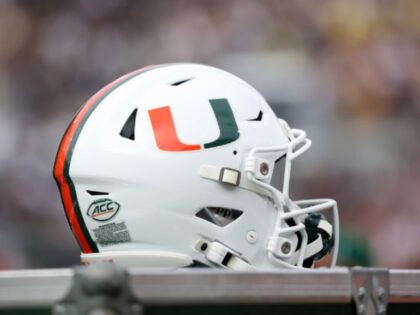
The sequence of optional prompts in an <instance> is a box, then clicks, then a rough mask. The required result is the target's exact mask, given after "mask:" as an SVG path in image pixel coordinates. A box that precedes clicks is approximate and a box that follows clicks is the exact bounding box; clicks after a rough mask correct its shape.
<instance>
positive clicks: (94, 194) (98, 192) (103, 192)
mask: <svg viewBox="0 0 420 315" xmlns="http://www.w3.org/2000/svg"><path fill="white" fill-rule="evenodd" d="M86 192H87V193H88V194H89V195H91V196H106V195H109V193H108V192H105V191H96V190H86Z"/></svg>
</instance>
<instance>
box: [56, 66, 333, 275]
mask: <svg viewBox="0 0 420 315" xmlns="http://www.w3.org/2000/svg"><path fill="white" fill-rule="evenodd" d="M310 145H311V142H310V140H309V139H307V138H306V134H305V132H304V131H302V130H298V129H290V128H289V126H288V124H287V123H286V122H285V121H284V120H281V119H278V118H277V117H276V116H275V114H274V113H273V111H272V110H271V108H270V107H269V105H268V104H267V102H266V101H265V99H264V98H263V97H262V96H261V95H260V94H259V93H258V92H257V91H256V90H255V89H254V88H253V87H251V86H250V85H248V84H247V83H246V82H244V81H242V80H241V79H239V78H237V77H235V76H234V75H232V74H230V73H227V72H225V71H222V70H219V69H216V68H213V67H209V66H204V65H198V64H187V63H183V64H166V65H158V66H151V67H147V68H143V69H140V70H137V71H134V72H132V73H129V74H127V75H125V76H123V77H121V78H119V79H118V80H116V81H114V82H112V83H110V84H109V85H107V86H106V87H104V88H103V89H102V90H100V91H99V92H98V93H96V94H95V95H94V96H93V97H92V98H91V99H90V100H88V101H87V103H86V104H85V105H84V106H83V107H82V108H81V109H80V111H79V112H78V113H77V114H76V116H75V118H74V119H73V121H72V122H71V123H70V125H69V127H68V129H67V131H66V133H65V134H64V137H63V140H62V141H61V144H60V147H59V150H58V153H57V158H56V162H55V166H54V177H55V179H56V181H57V184H58V187H59V189H60V193H61V197H62V201H63V205H64V208H65V212H66V215H67V218H68V221H69V224H70V227H71V229H72V231H73V233H74V234H75V236H76V238H77V240H78V242H79V245H80V247H81V249H82V254H81V258H82V262H83V263H92V262H95V261H113V262H115V263H116V264H120V265H123V266H153V267H171V268H172V267H175V268H177V267H186V266H194V265H205V266H220V267H226V268H230V269H236V270H243V269H252V268H276V267H280V268H282V267H291V268H294V267H311V266H312V265H313V262H314V261H315V260H318V259H320V258H322V257H323V256H325V255H326V254H328V253H329V252H330V251H331V249H332V248H334V249H333V250H332V259H331V261H332V263H331V265H332V266H334V265H335V262H336V259H337V251H338V228H339V222H338V210H337V206H336V202H335V201H334V200H331V199H313V200H301V201H292V200H291V199H290V198H289V179H290V170H291V162H292V160H294V159H295V158H296V157H297V156H299V155H300V154H301V153H303V152H304V151H306V150H307V149H308V148H309V146H310ZM283 157H284V158H285V167H284V183H283V189H282V190H281V191H280V190H278V189H276V188H274V187H273V186H272V185H270V182H271V178H272V175H273V170H274V167H275V165H276V161H277V160H279V159H280V158H283ZM323 210H332V211H331V214H332V215H331V217H332V221H333V225H331V224H330V223H329V222H328V221H327V220H326V219H325V218H324V216H322V215H321V214H319V212H320V211H323Z"/></svg>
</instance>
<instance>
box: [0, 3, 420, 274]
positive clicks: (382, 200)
mask: <svg viewBox="0 0 420 315" xmlns="http://www.w3.org/2000/svg"><path fill="white" fill-rule="evenodd" d="M244 56H246V58H245V57H244ZM286 56H289V57H286ZM290 56H293V58H291V59H290ZM288 58H289V59H288ZM290 60H292V61H293V62H291V61H290ZM296 60H299V62H296ZM177 61H191V62H199V63H205V64H210V65H215V66H222V67H224V68H226V69H227V70H230V71H232V72H234V73H235V74H237V75H239V76H243V77H244V78H245V79H246V80H248V81H250V82H251V83H253V84H255V85H256V86H257V88H258V89H261V90H262V91H263V92H264V90H267V89H269V87H270V86H273V88H271V90H268V91H267V94H268V101H269V103H270V104H271V105H272V106H273V108H274V110H275V111H276V113H277V114H278V115H279V116H286V117H287V118H289V119H290V120H291V121H290V123H291V125H298V126H299V127H302V128H303V129H305V128H306V127H307V128H308V130H309V131H311V133H310V135H313V138H314V140H317V141H314V149H313V153H311V151H309V153H307V155H308V156H311V154H313V157H312V158H310V157H308V158H303V161H302V162H298V164H297V166H296V167H297V168H298V169H297V170H296V176H295V177H294V179H293V190H292V192H293V194H294V195H296V197H332V198H335V199H337V201H338V203H339V207H340V218H341V223H342V228H343V229H344V230H345V234H344V235H346V239H345V240H344V242H343V243H344V244H347V245H346V248H345V249H347V251H348V252H351V250H349V248H351V247H352V246H356V247H357V246H358V245H357V244H362V245H360V246H363V247H364V248H365V251H366V255H368V256H369V257H370V258H369V259H368V260H357V259H354V262H353V260H352V259H351V258H345V257H344V256H343V257H344V258H343V263H346V262H349V263H350V264H375V265H379V266H386V267H392V268H420V251H419V250H418V247H417V240H418V239H420V228H419V226H420V193H418V192H419V191H420V190H419V189H420V145H419V144H418V141H417V137H416V136H417V135H418V134H419V132H420V124H419V123H418V122H419V118H420V2H419V1H417V0H399V1H397V0H387V1H379V0H378V1H374V0H357V1H340V0H337V1H333V0H331V1H326V0H322V1H311V0H297V1H277V0H270V1H268V0H263V1H251V0H232V1H222V0H214V1H210V0H202V1H193V0H183V1H181V0H174V1H163V0H156V1H128V0H89V1H84V0H76V1H52V0H45V1H29V0H28V1H18V0H15V1H13V0H6V1H1V2H0V269H2V268H39V267H61V266H69V265H72V264H76V263H78V254H79V249H78V246H77V244H76V242H75V240H74V238H73V236H72V235H71V233H70V230H69V228H68V226H67V222H66V219H65V216H64V212H63V210H62V206H61V201H60V198H59V195H58V190H57V188H56V186H55V183H54V181H53V178H52V167H53V162H54V158H55V153H56V149H57V147H58V144H59V141H60V139H61V136H62V134H63V133H64V131H65V128H66V127H67V124H68V123H69V122H70V120H71V118H72V117H73V115H74V114H75V113H76V111H77V110H78V109H79V107H80V106H81V105H82V104H83V102H84V101H85V100H86V99H88V98H89V96H90V95H92V94H93V93H95V92H96V91H97V90H98V89H100V88H101V87H102V86H104V85H105V84H106V83H108V82H109V81H111V80H113V79H115V78H117V77H119V76H121V75H122V74H124V73H127V72H129V71H131V70H133V69H137V68H140V67H142V66H144V65H149V64H159V63H168V62H177ZM261 63H264V64H265V65H266V69H264V68H262V69H258V67H257V65H259V64H261ZM297 64H299V66H296V65H297ZM273 69H274V70H273ZM302 69H303V70H302ZM265 70H267V72H265ZM269 71H271V74H272V80H271V81H270V82H264V80H263V79H261V80H257V77H258V78H264V75H265V74H266V73H267V75H268V73H269ZM298 71H300V72H301V73H303V75H302V76H301V77H302V80H301V79H299V80H296V75H295V74H296V73H297V72H298ZM247 73H248V75H247ZM249 73H251V74H249ZM241 74H242V75H241ZM305 74H310V76H309V75H305ZM276 78H278V80H276ZM289 78H290V80H289ZM309 78H310V79H309ZM293 80H296V81H297V83H295V82H294V81H293ZM253 81H254V82H253ZM273 82H274V83H275V84H272V83H273ZM290 82H293V84H291V83H290ZM270 84H271V85H270ZM309 87H310V90H311V93H309V94H308V95H309V97H308V98H307V99H302V98H299V97H295V98H293V97H289V94H290V93H291V92H293V91H295V93H294V94H295V95H303V94H305V93H308V90H309ZM282 90H284V91H285V92H284V94H282V93H281V91H282ZM275 92H276V93H277V94H275ZM264 94H265V93H264ZM267 94H266V95H267ZM272 95H276V96H272ZM311 101H313V102H311ZM283 113H284V115H283ZM317 145H318V149H316V146H317ZM304 164H305V165H304ZM299 169H300V170H301V171H299ZM292 176H294V174H293V172H292ZM360 246H359V247H360ZM343 255H344V252H343Z"/></svg>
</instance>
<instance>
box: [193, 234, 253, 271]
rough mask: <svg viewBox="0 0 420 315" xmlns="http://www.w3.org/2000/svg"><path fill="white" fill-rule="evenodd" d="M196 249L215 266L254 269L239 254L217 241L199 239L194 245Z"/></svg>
mask: <svg viewBox="0 0 420 315" xmlns="http://www.w3.org/2000/svg"><path fill="white" fill-rule="evenodd" d="M196 249H197V251H199V252H201V253H202V254H203V255H204V257H205V258H206V259H207V260H208V261H210V262H211V263H213V264H215V265H217V266H220V267H224V268H228V269H233V270H253V269H254V267H252V266H251V265H250V264H249V263H248V262H247V261H246V260H244V259H243V258H242V257H241V256H240V254H238V253H237V252H235V251H233V250H232V249H230V248H229V247H227V246H225V245H223V244H221V243H219V242H217V241H213V242H208V241H205V240H200V241H199V242H198V243H197V245H196Z"/></svg>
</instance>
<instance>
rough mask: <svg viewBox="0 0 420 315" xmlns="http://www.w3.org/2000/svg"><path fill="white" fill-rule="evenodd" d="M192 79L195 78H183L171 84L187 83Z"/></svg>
mask: <svg viewBox="0 0 420 315" xmlns="http://www.w3.org/2000/svg"><path fill="white" fill-rule="evenodd" d="M192 79H194V78H188V79H183V80H180V81H176V82H174V83H171V85H172V86H179V85H181V84H184V83H187V82H188V81H191V80H192Z"/></svg>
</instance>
